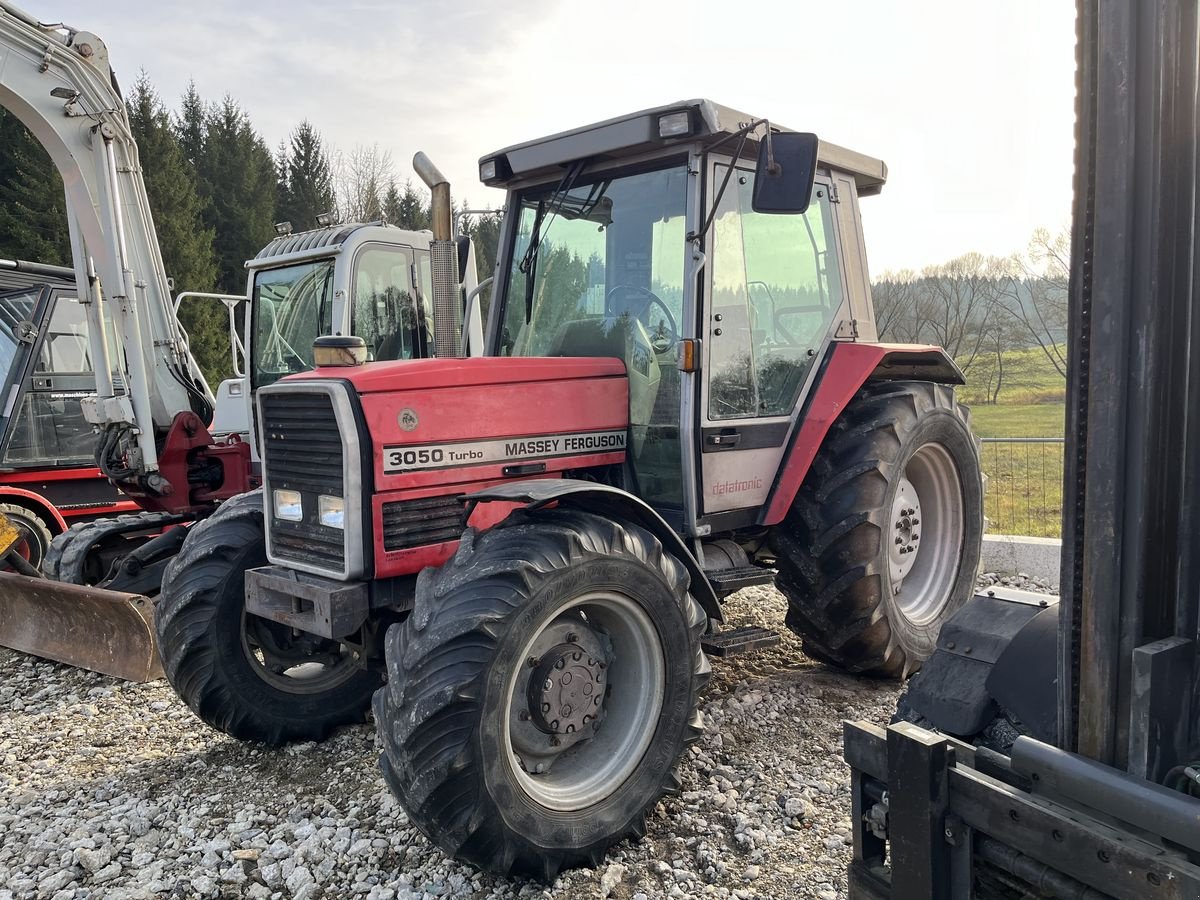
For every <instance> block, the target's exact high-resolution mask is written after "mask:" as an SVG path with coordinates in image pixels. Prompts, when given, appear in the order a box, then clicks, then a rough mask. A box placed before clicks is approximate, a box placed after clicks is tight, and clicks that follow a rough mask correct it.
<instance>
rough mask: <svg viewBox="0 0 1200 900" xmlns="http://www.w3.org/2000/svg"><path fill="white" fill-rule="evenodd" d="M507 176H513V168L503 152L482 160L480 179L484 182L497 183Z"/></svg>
mask: <svg viewBox="0 0 1200 900" xmlns="http://www.w3.org/2000/svg"><path fill="white" fill-rule="evenodd" d="M507 178H512V168H511V167H510V166H509V165H508V160H507V159H506V158H505V157H504V155H503V154H501V155H500V156H493V157H492V158H491V159H485V160H481V161H480V163H479V180H480V181H482V182H483V183H484V184H496V183H497V182H500V181H504V180H505V179H507Z"/></svg>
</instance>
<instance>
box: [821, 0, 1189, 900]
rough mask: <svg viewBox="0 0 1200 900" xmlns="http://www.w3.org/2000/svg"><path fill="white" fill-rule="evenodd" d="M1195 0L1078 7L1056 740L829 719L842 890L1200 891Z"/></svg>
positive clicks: (1094, 894)
mask: <svg viewBox="0 0 1200 900" xmlns="http://www.w3.org/2000/svg"><path fill="white" fill-rule="evenodd" d="M1198 5H1200V0H1138V2H1133V0H1078V2H1077V11H1078V18H1077V39H1078V40H1077V47H1076V52H1077V61H1078V68H1077V76H1076V79H1077V84H1076V89H1077V93H1076V155H1075V201H1074V219H1073V229H1072V251H1071V254H1072V261H1071V284H1070V325H1069V338H1068V339H1069V345H1068V346H1069V353H1070V356H1069V366H1068V375H1067V422H1066V429H1067V430H1066V434H1067V462H1066V471H1065V476H1064V477H1065V485H1064V510H1063V556H1062V577H1061V585H1062V595H1061V601H1060V603H1059V604H1058V648H1057V649H1058V666H1057V679H1056V681H1057V684H1056V685H1051V684H1049V683H1047V684H1045V685H1044V689H1045V691H1046V692H1047V696H1049V695H1052V694H1053V693H1054V692H1055V691H1057V712H1058V715H1057V719H1058V721H1057V741H1055V742H1054V743H1042V742H1040V741H1038V740H1034V739H1033V738H1031V737H1028V736H1023V737H1019V738H1018V739H1017V740H1016V741H1015V743H1014V744H1013V745H1012V749H1011V755H1010V756H1005V755H1001V754H999V753H996V752H994V751H992V750H990V749H986V748H984V747H978V748H977V747H975V746H971V745H968V744H965V743H962V742H960V741H957V740H955V739H954V738H951V737H947V736H945V735H943V734H939V733H935V732H931V731H926V730H924V729H922V728H919V727H917V726H916V725H913V724H911V723H908V722H901V723H898V724H893V725H892V726H890V727H889V728H887V729H886V730H884V729H882V728H879V727H877V726H874V725H872V724H870V723H866V722H856V723H852V722H847V723H846V731H845V746H844V752H845V758H846V761H847V763H848V764H849V765H850V767H851V773H852V782H851V790H852V801H853V824H854V856H853V859H852V862H851V864H850V869H849V883H850V896H851V897H852V898H867V897H870V898H876V897H879V898H882V897H892V898H922V900H926V898H944V897H945V898H950V897H953V898H959V897H1006V898H1007V897H1026V896H1032V897H1072V898H1105V897H1137V898H1142V897H1163V898H1168V897H1169V898H1198V897H1200V800H1197V799H1195V798H1194V797H1192V796H1189V795H1188V794H1186V793H1181V792H1179V791H1176V790H1171V789H1168V788H1167V787H1164V786H1163V781H1164V778H1165V776H1167V774H1168V772H1170V771H1171V770H1172V769H1174V770H1175V772H1178V771H1179V770H1180V769H1179V767H1181V766H1182V765H1184V764H1186V763H1187V762H1189V761H1190V760H1195V759H1197V758H1198V757H1200V664H1198V659H1200V653H1198V651H1200V252H1198V251H1200V243H1198V241H1200V232H1198V229H1197V219H1198V217H1200V191H1198V183H1197V182H1198V180H1200V152H1198V128H1200V116H1198V102H1200V17H1198ZM970 607H971V604H968V606H967V607H966V608H964V612H966V611H967V610H968V609H969V608H970ZM953 622H954V620H953V619H952V620H951V622H950V623H948V624H947V628H949V627H950V625H951V624H953ZM1047 646H1048V645H1047ZM992 661H993V662H995V658H993V660H992ZM1047 680H1049V670H1047ZM1046 709H1047V712H1049V706H1048V705H1047V707H1046ZM1048 718H1049V719H1050V723H1049V724H1050V726H1051V728H1052V726H1053V721H1052V720H1053V716H1048Z"/></svg>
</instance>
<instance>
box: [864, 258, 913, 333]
mask: <svg viewBox="0 0 1200 900" xmlns="http://www.w3.org/2000/svg"><path fill="white" fill-rule="evenodd" d="M917 293H918V290H917V274H916V273H915V272H913V271H912V269H902V270H900V271H899V272H891V271H888V272H884V273H883V275H881V276H880V278H879V280H878V281H876V282H875V283H874V284H873V285H871V298H872V300H873V301H874V304H875V325H876V327H877V328H878V329H879V334H880V337H882V338H883V339H884V340H887V341H899V342H901V343H909V344H912V343H917V342H918V341H920V339H921V324H922V323H921V321H920V319H919V318H918V317H917V316H916V314H915V313H916V300H917Z"/></svg>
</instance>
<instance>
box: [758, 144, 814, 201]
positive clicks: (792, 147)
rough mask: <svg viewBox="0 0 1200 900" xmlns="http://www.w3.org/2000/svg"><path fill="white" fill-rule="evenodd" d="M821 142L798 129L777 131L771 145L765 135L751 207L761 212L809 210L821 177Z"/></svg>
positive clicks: (760, 147)
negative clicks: (780, 132) (819, 172)
mask: <svg viewBox="0 0 1200 900" xmlns="http://www.w3.org/2000/svg"><path fill="white" fill-rule="evenodd" d="M820 145H821V142H820V141H819V140H818V139H817V136H816V135H815V134H809V133H796V132H787V133H783V134H773V135H771V142H770V144H768V143H767V140H766V139H765V138H764V139H763V140H761V141H759V144H758V166H757V167H756V168H755V170H754V196H753V197H752V198H751V202H750V206H751V208H752V209H753V210H754V211H755V212H758V213H802V212H804V211H805V210H807V209H808V202H809V200H811V199H812V190H813V181H814V179H815V178H816V177H817V151H818V149H819V148H820ZM768 147H770V150H771V153H770V154H769V153H768ZM771 155H773V156H774V159H773V160H772V159H771V158H770V156H771ZM772 163H774V164H773V165H772Z"/></svg>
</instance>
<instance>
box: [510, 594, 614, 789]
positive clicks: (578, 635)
mask: <svg viewBox="0 0 1200 900" xmlns="http://www.w3.org/2000/svg"><path fill="white" fill-rule="evenodd" d="M609 658H610V654H609V650H608V647H607V640H606V639H604V638H602V636H601V635H600V634H598V633H597V632H596V631H595V630H593V629H592V628H591V627H590V626H589V625H588V624H587V622H586V621H585V620H583V619H582V618H581V619H576V620H573V621H566V622H556V623H554V624H553V625H551V626H550V627H548V628H547V629H546V630H545V631H544V632H542V634H541V635H540V636H539V638H538V641H537V643H536V644H535V645H534V648H533V655H532V656H530V657H529V659H528V660H527V661H526V667H525V668H526V671H527V672H528V673H529V674H528V676H527V677H528V680H527V681H526V684H525V690H524V691H518V692H516V693H515V695H514V697H513V706H514V707H515V709H514V710H513V712H514V714H515V715H514V718H515V720H516V721H515V722H514V723H513V727H512V743H513V749H514V750H515V751H516V754H517V757H518V759H519V760H520V763H521V765H522V767H523V768H524V769H525V771H527V772H530V773H533V774H544V773H545V772H548V771H549V769H550V766H551V765H552V764H553V763H554V760H555V759H556V758H557V757H558V756H559V755H560V754H562V753H564V752H566V751H567V750H569V749H570V748H571V747H574V746H575V745H576V744H579V743H581V742H583V741H586V740H587V739H588V738H590V737H592V736H594V735H595V734H596V732H597V731H599V730H600V723H601V722H603V720H604V713H605V705H604V700H605V697H606V695H607V690H608V674H607V672H606V669H607V668H608V662H609Z"/></svg>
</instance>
